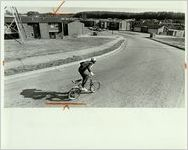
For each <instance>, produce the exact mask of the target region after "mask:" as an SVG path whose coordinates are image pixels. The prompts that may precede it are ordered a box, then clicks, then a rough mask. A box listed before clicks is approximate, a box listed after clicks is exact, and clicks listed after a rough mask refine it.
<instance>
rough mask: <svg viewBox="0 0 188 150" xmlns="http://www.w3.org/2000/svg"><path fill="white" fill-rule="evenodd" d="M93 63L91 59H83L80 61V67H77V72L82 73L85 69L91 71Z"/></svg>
mask: <svg viewBox="0 0 188 150" xmlns="http://www.w3.org/2000/svg"><path fill="white" fill-rule="evenodd" d="M93 64H94V63H93V62H91V61H84V62H81V63H80V67H79V72H80V73H84V72H85V71H86V70H88V71H89V72H91V66H92V65H93Z"/></svg>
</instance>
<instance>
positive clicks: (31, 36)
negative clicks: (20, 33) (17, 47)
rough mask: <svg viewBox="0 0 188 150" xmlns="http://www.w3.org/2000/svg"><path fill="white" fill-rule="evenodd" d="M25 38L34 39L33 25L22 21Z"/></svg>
mask: <svg viewBox="0 0 188 150" xmlns="http://www.w3.org/2000/svg"><path fill="white" fill-rule="evenodd" d="M23 27H24V29H25V33H26V37H27V39H34V31H33V26H31V25H28V24H27V23H23Z"/></svg>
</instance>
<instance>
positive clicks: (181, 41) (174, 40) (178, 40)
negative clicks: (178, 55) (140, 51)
mask: <svg viewBox="0 0 188 150" xmlns="http://www.w3.org/2000/svg"><path fill="white" fill-rule="evenodd" d="M156 39H158V40H160V41H162V42H166V43H169V44H172V45H175V46H181V47H185V38H184V37H172V36H158V35H157V37H156Z"/></svg>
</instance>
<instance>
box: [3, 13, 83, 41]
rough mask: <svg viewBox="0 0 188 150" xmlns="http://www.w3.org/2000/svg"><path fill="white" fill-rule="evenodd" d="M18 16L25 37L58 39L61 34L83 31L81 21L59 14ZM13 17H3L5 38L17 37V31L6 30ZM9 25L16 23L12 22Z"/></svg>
mask: <svg viewBox="0 0 188 150" xmlns="http://www.w3.org/2000/svg"><path fill="white" fill-rule="evenodd" d="M20 18H21V21H22V25H23V28H24V32H25V34H26V38H27V39H40V38H42V39H60V38H63V36H68V35H76V34H82V33H83V23H80V22H79V21H75V19H71V18H68V19H65V18H62V17H60V16H47V17H38V16H21V17H20ZM13 19H14V18H13V17H5V28H6V32H5V37H6V38H5V39H12V38H19V34H18V33H17V32H15V31H8V30H7V27H8V26H9V25H11V22H12V20H13ZM74 21H75V23H74ZM11 26H16V25H15V23H14V24H12V25H11ZM9 30H10V29H9ZM13 34H15V35H14V36H13Z"/></svg>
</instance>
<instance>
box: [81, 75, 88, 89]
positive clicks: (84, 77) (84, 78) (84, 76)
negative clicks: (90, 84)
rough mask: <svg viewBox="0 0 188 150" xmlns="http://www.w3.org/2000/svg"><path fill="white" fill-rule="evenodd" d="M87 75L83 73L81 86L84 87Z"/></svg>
mask: <svg viewBox="0 0 188 150" xmlns="http://www.w3.org/2000/svg"><path fill="white" fill-rule="evenodd" d="M88 77H89V76H88V75H86V74H84V75H83V80H82V87H83V88H84V86H85V84H86V82H87V80H88Z"/></svg>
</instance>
